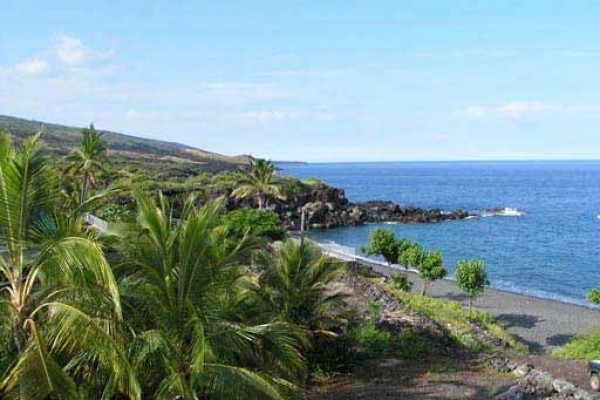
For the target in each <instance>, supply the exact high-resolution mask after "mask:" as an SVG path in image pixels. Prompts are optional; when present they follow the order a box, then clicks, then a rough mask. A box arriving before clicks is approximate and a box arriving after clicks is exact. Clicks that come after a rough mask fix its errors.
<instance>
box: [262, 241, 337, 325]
mask: <svg viewBox="0 0 600 400" xmlns="http://www.w3.org/2000/svg"><path fill="white" fill-rule="evenodd" d="M257 265H258V266H259V268H260V269H261V270H262V271H263V273H262V274H261V275H260V278H259V284H260V290H261V292H262V298H263V300H264V301H265V302H266V304H267V306H266V307H267V308H268V309H270V310H272V311H273V312H274V313H276V314H279V315H281V316H282V317H283V318H284V319H285V320H286V321H289V322H291V323H294V324H296V325H301V326H306V327H307V328H308V329H309V330H310V331H311V332H313V333H318V332H321V333H323V332H322V331H321V328H322V322H323V318H324V316H325V315H326V312H327V310H328V309H329V307H330V306H331V305H333V304H335V303H336V302H338V301H340V300H341V299H342V298H343V295H342V294H340V293H329V292H328V291H327V285H328V284H329V283H330V282H331V281H332V280H333V279H335V278H336V277H337V276H339V275H340V274H341V273H342V271H343V270H344V268H345V265H344V264H342V263H334V262H331V260H330V259H329V258H328V257H327V256H325V255H323V254H322V253H321V252H320V250H319V248H318V247H316V246H315V245H314V244H313V243H311V242H310V241H308V240H303V241H301V242H300V243H299V244H296V243H295V242H294V241H293V240H287V241H285V242H284V243H283V244H282V245H281V247H280V248H279V249H278V250H277V251H276V252H275V253H274V254H273V255H271V254H268V253H262V254H261V256H259V257H257Z"/></svg>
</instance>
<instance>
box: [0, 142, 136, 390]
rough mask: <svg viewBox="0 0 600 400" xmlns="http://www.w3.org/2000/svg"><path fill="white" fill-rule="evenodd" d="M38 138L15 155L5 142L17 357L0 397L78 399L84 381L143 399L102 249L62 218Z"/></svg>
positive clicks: (7, 276)
mask: <svg viewBox="0 0 600 400" xmlns="http://www.w3.org/2000/svg"><path fill="white" fill-rule="evenodd" d="M39 137H40V136H39V134H38V135H35V136H33V137H30V138H28V139H26V140H25V141H24V143H23V144H22V146H21V147H20V148H19V149H18V150H16V151H15V150H13V148H12V144H11V142H10V138H9V136H8V135H7V134H0V232H1V241H2V244H3V246H5V249H3V251H2V252H1V255H0V280H1V281H2V282H3V286H2V287H1V289H0V308H2V311H3V313H4V314H3V316H4V317H5V321H6V322H8V323H9V325H10V326H9V329H8V330H4V331H5V332H6V331H8V332H10V335H11V336H12V339H13V340H12V342H13V346H12V354H13V355H14V356H15V359H14V362H12V364H11V365H10V366H9V368H8V370H7V371H5V372H4V374H3V375H4V376H3V377H2V378H0V397H2V398H7V399H12V398H18V399H26V400H29V399H32V400H35V399H46V398H50V397H51V398H57V399H71V398H76V397H79V394H78V391H79V388H78V385H77V384H76V382H79V383H86V384H88V387H91V386H94V387H95V388H97V389H98V390H100V391H101V392H100V393H102V392H104V395H105V396H110V395H111V394H112V393H114V392H117V391H118V392H121V393H123V394H126V395H128V396H129V397H130V398H139V392H140V390H139V385H138V383H137V380H136V379H135V376H134V375H133V371H132V369H131V368H130V366H129V363H128V361H127V359H126V357H125V355H124V353H123V351H122V348H121V346H120V345H119V335H118V326H119V320H120V319H121V305H120V298H119V292H118V290H117V284H116V281H115V279H114V276H113V274H112V271H111V269H110V266H109V265H108V263H107V262H106V260H105V258H104V255H103V252H102V249H101V248H100V247H99V245H98V244H96V243H95V242H94V241H92V240H90V239H89V238H88V237H86V236H85V235H84V234H82V233H83V232H82V230H81V226H79V227H74V225H73V224H72V221H67V220H66V219H64V218H63V217H62V216H61V214H58V213H56V208H57V207H56V205H55V204H53V200H54V199H55V196H56V193H57V192H58V188H57V187H56V185H55V183H56V181H53V180H52V179H51V178H50V176H49V171H48V167H47V166H48V162H47V159H46V157H45V154H44V152H43V151H42V150H41V149H40V147H39V146H38V142H39ZM92 376H93V379H90V377H92ZM92 381H93V382H92Z"/></svg>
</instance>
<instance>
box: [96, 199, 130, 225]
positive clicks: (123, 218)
mask: <svg viewBox="0 0 600 400" xmlns="http://www.w3.org/2000/svg"><path fill="white" fill-rule="evenodd" d="M136 215H137V211H136V208H135V203H129V204H115V203H108V204H106V205H105V206H104V207H102V208H101V209H100V210H99V212H98V217H100V218H102V219H104V220H106V221H110V222H133V221H135V218H136Z"/></svg>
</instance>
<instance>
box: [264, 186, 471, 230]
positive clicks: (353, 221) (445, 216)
mask: <svg viewBox="0 0 600 400" xmlns="http://www.w3.org/2000/svg"><path fill="white" fill-rule="evenodd" d="M270 208H271V209H273V210H274V211H276V212H277V213H278V214H279V215H280V216H281V219H282V222H283V225H284V227H285V228H286V229H290V230H299V229H300V221H301V218H302V213H303V212H304V213H305V218H306V224H307V226H308V227H309V228H311V229H329V228H335V227H340V226H355V225H363V224H366V223H405V224H423V223H433V222H441V221H447V220H456V219H463V218H466V217H468V216H470V214H469V213H468V212H467V211H464V210H455V211H450V212H448V211H443V210H439V209H423V208H416V207H407V206H403V205H401V204H396V203H393V202H391V201H369V202H364V203H351V202H349V201H348V199H347V198H346V195H345V193H344V190H342V189H338V188H333V187H330V186H327V185H315V186H311V187H309V188H306V189H305V190H302V191H300V192H299V193H296V194H294V195H293V196H288V198H287V199H286V200H283V201H280V200H278V201H272V202H271V204H270Z"/></svg>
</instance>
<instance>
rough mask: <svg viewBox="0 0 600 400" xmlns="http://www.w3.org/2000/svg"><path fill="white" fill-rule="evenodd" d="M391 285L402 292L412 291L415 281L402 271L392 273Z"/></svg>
mask: <svg viewBox="0 0 600 400" xmlns="http://www.w3.org/2000/svg"><path fill="white" fill-rule="evenodd" d="M390 285H391V286H392V287H393V288H394V289H397V290H400V291H401V292H410V291H411V289H412V287H413V283H412V282H411V281H410V280H409V279H408V276H406V274H400V273H396V274H394V275H392V278H391V279H390Z"/></svg>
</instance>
